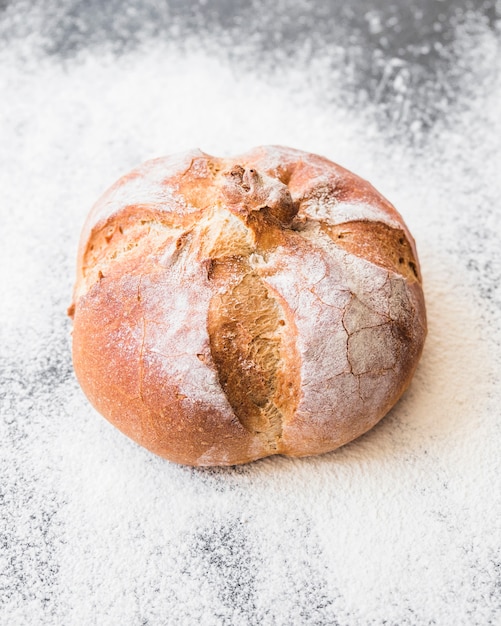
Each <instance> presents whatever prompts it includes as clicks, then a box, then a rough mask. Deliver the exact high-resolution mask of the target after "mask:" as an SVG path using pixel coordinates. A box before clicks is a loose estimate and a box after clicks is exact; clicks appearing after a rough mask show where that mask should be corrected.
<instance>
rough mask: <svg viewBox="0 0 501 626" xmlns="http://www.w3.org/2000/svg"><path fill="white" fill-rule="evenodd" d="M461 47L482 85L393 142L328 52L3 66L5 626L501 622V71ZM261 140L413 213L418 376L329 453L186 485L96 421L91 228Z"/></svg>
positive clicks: (486, 57)
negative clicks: (147, 187)
mask: <svg viewBox="0 0 501 626" xmlns="http://www.w3.org/2000/svg"><path fill="white" fill-rule="evenodd" d="M458 41H459V43H458V44H457V45H458V46H459V57H458V61H457V64H458V67H461V64H463V66H464V67H466V68H470V69H471V68H472V67H473V68H475V69H474V70H471V71H473V72H474V75H475V77H476V80H477V84H476V86H475V88H472V89H471V92H470V93H468V94H467V97H466V96H465V97H464V98H463V99H461V97H458V99H457V104H456V105H449V108H448V109H447V110H446V111H444V120H445V121H444V122H440V123H437V124H436V125H435V127H434V128H433V130H432V131H431V132H430V133H429V134H426V133H424V131H422V129H421V130H420V129H419V125H415V126H413V128H412V129H411V131H410V132H411V135H412V136H411V139H413V141H412V142H409V143H406V144H404V143H403V142H402V141H401V140H399V139H398V138H396V137H394V136H392V133H391V132H388V131H387V130H386V131H383V130H380V129H379V127H378V126H377V125H376V124H375V122H374V115H373V114H374V112H375V108H372V105H371V106H366V107H364V109H363V110H350V109H349V107H347V106H344V104H343V101H344V99H343V92H342V88H341V87H340V86H338V83H337V82H335V81H332V82H330V81H329V80H328V76H327V77H325V76H324V77H323V78H322V74H320V73H319V72H320V70H319V68H322V67H328V66H327V64H326V63H324V64H323V63H322V59H323V58H324V56H323V54H322V53H319V54H318V56H317V59H316V61H315V63H313V65H312V66H311V67H310V66H308V65H307V64H306V63H301V62H298V63H296V64H295V65H294V64H292V65H291V66H290V67H285V66H284V67H281V68H280V70H277V72H276V73H275V74H274V73H272V72H271V70H267V71H266V72H264V73H262V74H261V75H260V74H259V72H258V71H257V70H256V71H254V72H252V71H250V70H248V69H246V71H245V72H243V73H242V72H239V71H238V70H239V68H238V67H237V66H236V64H234V63H233V64H232V62H231V61H230V60H228V59H225V58H223V54H222V53H221V54H220V56H219V58H218V57H216V56H211V55H208V54H207V53H206V52H204V50H203V49H200V48H198V49H197V48H196V47H193V48H190V46H188V51H186V52H179V51H177V50H176V48H175V46H174V45H171V46H161V45H160V44H150V45H149V46H144V48H142V49H140V50H136V51H134V52H130V53H128V54H126V55H124V56H122V57H120V58H119V59H116V58H114V57H113V56H112V55H111V54H108V53H107V52H106V51H105V50H97V51H96V50H94V52H86V53H82V54H81V55H80V56H79V57H78V58H75V59H73V60H71V61H67V62H65V63H63V62H61V61H57V60H53V59H50V58H46V57H44V56H42V57H36V56H35V53H34V52H32V50H31V48H30V44H29V42H28V43H27V44H25V45H24V48H23V49H21V46H20V44H16V45H13V46H12V47H11V49H10V50H9V51H3V52H2V53H1V56H0V68H1V69H0V92H1V100H0V136H1V137H2V141H1V143H0V164H1V167H0V189H2V204H1V208H0V219H1V230H0V237H1V246H0V260H1V262H0V276H1V288H2V294H3V298H2V307H1V330H0V332H1V342H2V348H1V350H2V362H1V367H2V392H3V394H4V396H3V399H4V403H3V405H2V421H1V422H0V442H1V443H0V446H1V449H2V452H1V456H0V468H1V476H2V482H1V487H0V489H1V491H0V507H1V511H2V516H1V519H0V530H1V533H0V534H1V536H2V547H1V548H0V550H1V552H0V611H1V614H2V616H4V617H3V619H5V623H8V624H16V625H17V624H51V625H52V624H75V625H81V624H100V625H103V624H106V625H108V624H109V625H116V624H124V625H126V624H149V625H153V624H155V625H156V624H187V625H191V624H203V625H206V624H207V625H212V624H232V625H238V624H260V625H261V624H264V625H266V624H300V625H302V624H339V625H359V624H360V625H366V624H392V625H393V624H395V625H396V624H398V625H399V626H402V625H404V624H410V625H421V624H443V625H448V624H457V625H460V624H464V625H474V624H478V625H484V624H499V623H501V547H500V546H501V506H500V497H499V496H500V487H501V464H500V454H499V446H500V444H499V441H500V437H501V427H500V420H499V414H500V412H499V407H500V405H501V392H500V386H499V382H498V376H499V372H500V365H501V292H500V287H499V281H498V280H497V278H499V277H500V276H501V255H500V253H499V237H500V235H501V232H500V220H499V198H500V197H501V188H500V184H499V175H498V174H499V166H500V161H499V136H500V134H501V120H500V116H499V109H500V96H501V89H500V84H499V80H498V79H497V78H496V76H494V73H493V72H492V70H491V69H490V68H491V66H494V67H496V64H497V67H498V68H499V57H498V58H497V59H496V39H495V36H494V34H492V33H491V32H489V31H488V30H486V29H485V30H482V29H480V30H478V32H477V33H476V35H475V37H473V36H471V37H470V36H468V35H467V34H464V35H461V36H459V40H458ZM325 54H327V52H326V53H325ZM311 68H313V69H311ZM404 95H405V94H404ZM374 106H375V105H374ZM445 106H446V105H444V107H445ZM272 143H276V144H285V145H291V146H293V147H297V148H300V149H303V150H309V151H312V152H317V153H320V154H323V155H325V156H327V157H328V158H330V159H332V160H334V161H336V162H339V163H340V164H342V165H344V166H345V167H348V168H349V169H353V170H354V171H355V172H356V173H358V174H360V175H361V176H363V177H364V178H368V179H369V180H370V181H371V182H372V183H373V184H374V185H375V187H376V188H378V189H379V190H380V191H381V192H382V193H383V194H385V195H386V196H387V197H388V198H389V199H390V200H391V201H392V202H393V203H394V204H395V205H396V207H397V208H398V209H399V210H400V212H401V213H402V214H403V216H404V219H405V220H406V222H407V224H408V226H409V227H410V229H411V231H412V232H413V234H414V236H415V238H416V241H417V246H418V252H419V254H420V259H421V264H422V270H423V276H424V284H425V293H426V298H427V306H428V316H429V335H428V339H427V343H426V347H425V351H424V354H423V358H422V362H421V364H420V366H419V369H418V371H417V374H416V377H415V380H414V382H413V384H412V386H411V388H410V390H409V391H408V393H407V394H406V395H405V397H404V399H403V400H402V401H401V402H400V403H399V404H398V405H397V407H396V408H395V409H394V410H393V411H392V412H391V414H390V415H389V416H388V417H387V418H386V419H384V420H383V421H382V422H381V423H380V424H379V425H378V426H377V427H376V428H375V429H373V430H372V431H371V432H369V433H368V434H367V435H365V436H364V437H362V438H361V439H360V440H358V441H356V442H354V443H352V444H350V445H348V446H346V447H344V448H342V449H340V450H339V451H337V452H334V453H332V454H328V455H325V456H322V457H316V458H308V459H302V460H291V459H286V458H279V457H276V458H270V459H266V460H263V461H260V462H256V463H254V464H251V465H249V466H245V467H241V468H237V469H223V470H194V469H190V468H183V467H179V466H176V465H174V464H171V463H168V462H166V461H163V460H161V459H158V458H156V457H153V456H152V455H151V454H150V453H148V452H147V451H145V450H143V449H140V448H139V447H138V446H136V445H135V444H134V443H132V442H130V441H129V440H127V439H126V438H125V437H124V436H122V435H121V434H120V433H119V432H118V431H117V430H115V429H113V428H112V427H111V426H110V425H108V424H107V422H105V420H104V419H102V418H101V417H100V416H99V415H97V414H96V413H95V412H94V411H93V410H92V408H91V407H90V405H89V404H88V403H87V401H86V399H85V398H84V397H83V394H82V393H81V391H80V390H79V388H78V385H77V383H76V381H75V379H74V376H73V374H72V372H71V365H70V356H69V350H70V338H69V334H70V323H69V321H68V320H67V319H66V317H65V308H66V307H67V306H68V305H69V303H70V299H71V287H72V281H73V273H74V266H75V265H74V264H75V255H76V248H77V241H78V235H79V232H80V228H81V226H82V223H83V220H84V218H85V215H86V213H87V211H88V210H89V208H90V206H91V205H92V204H93V202H94V201H95V199H96V198H97V197H98V196H99V195H100V194H101V193H102V191H103V190H104V189H105V188H106V187H108V186H109V185H110V184H111V183H112V182H113V181H114V180H115V179H116V178H117V177H118V176H120V175H121V174H123V173H125V172H127V171H128V170H129V169H131V168H132V167H134V166H136V165H138V164H139V163H140V162H142V161H143V160H145V159H147V158H153V157H155V156H160V155H163V154H169V153H173V152H177V151H183V150H187V149H190V148H193V147H199V148H201V149H202V150H204V151H205V152H208V153H209V154H210V153H213V154H215V155H219V156H226V155H231V154H238V153H240V152H244V151H246V150H247V149H249V148H251V147H252V146H255V145H259V144H272Z"/></svg>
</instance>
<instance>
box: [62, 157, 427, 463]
mask: <svg viewBox="0 0 501 626" xmlns="http://www.w3.org/2000/svg"><path fill="white" fill-rule="evenodd" d="M69 314H70V315H71V316H72V317H73V318H74V328H73V361H74V367H75V371H76V374H77V377H78V380H79V382H80V384H81V386H82V388H83V390H84V392H85V393H86V395H87V397H88V398H89V400H90V402H91V403H92V404H93V405H94V407H95V408H96V409H97V410H98V411H99V412H100V413H102V414H103V415H104V416H105V417H106V418H107V419H108V420H109V421H110V422H111V423H113V424H114V425H115V426H116V427H117V428H119V429H120V430H121V431H122V432H123V433H125V434H126V435H128V436H129V437H131V438H132V439H134V440H135V441H137V442H138V443H140V444H141V445H143V446H145V447H146V448H148V449H150V450H152V451H153V452H155V453H156V454H159V455H161V456H163V457H165V458H167V459H170V460H172V461H175V462H177V463H185V464H189V465H234V464H238V463H246V462H248V461H252V460H255V459H258V458H261V457H265V456H268V455H271V454H284V455H290V456H303V455H312V454H319V453H323V452H328V451H330V450H334V449H335V448H337V447H339V446H341V445H343V444H345V443H347V442H349V441H351V440H353V439H354V438H355V437H358V436H359V435H361V434H362V433H364V432H366V431H367V430H368V429H370V428H371V427H372V426H374V424H376V422H378V421H379V420H380V419H381V418H382V417H383V416H384V415H385V414H386V413H387V412H388V410H389V409H390V408H391V407H392V406H393V405H394V404H395V402H396V401H397V400H398V399H399V398H400V396H401V395H402V393H403V392H404V390H405V389H406V388H407V386H408V385H409V383H410V380H411V377H412V375H413V373H414V370H415V368H416V365H417V362H418V360H419V357H420V354H421V351H422V348H423V343H424V339H425V335H426V314H425V305H424V299H423V291H422V288H421V274H420V269H419V263H418V259H417V255H416V249H415V244H414V241H413V239H412V236H411V235H410V233H409V231H408V229H407V228H406V226H405V224H404V222H403V220H402V218H401V217H400V215H399V214H398V213H397V211H396V210H395V209H394V207H393V206H392V205H391V204H390V203H389V202H388V201H387V200H386V199H385V198H383V197H382V196H381V195H380V194H379V193H378V192H377V191H376V190H375V189H374V188H373V187H372V186H371V185H370V184H369V183H367V182H366V181H364V180H362V179H361V178H359V177H358V176H355V175H354V174H352V173H350V172H348V171H347V170H345V169H343V168H342V167H339V166H338V165H336V164H334V163H332V162H331V161H329V160H327V159H325V158H323V157H320V156H316V155H313V154H308V153H305V152H301V151H299V150H293V149H291V148H284V147H275V146H270V147H260V148H256V149H254V150H251V151H250V152H248V153H246V154H243V155H241V156H238V157H235V158H224V159H223V158H217V157H212V156H209V155H207V154H204V153H203V152H200V151H199V150H194V151H192V152H187V153H183V154H177V155H174V156H170V157H166V158H160V159H155V160H152V161H148V162H147V163H145V164H143V165H141V166H140V167H139V168H137V169H136V170H134V171H132V172H131V173H130V174H128V175H127V176H124V177H123V178H121V179H120V180H119V181H118V182H117V183H116V184H115V185H113V187H111V189H109V191H107V192H106V193H105V194H104V196H103V197H102V198H101V199H100V200H99V201H98V202H97V204H96V205H95V206H94V208H93V210H92V211H91V213H90V215H89V217H88V219H87V222H86V224H85V226H84V229H83V233H82V238H81V243H80V250H79V257H78V270H77V280H76V285H75V290H74V298H73V304H72V305H71V307H70V309H69Z"/></svg>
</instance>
